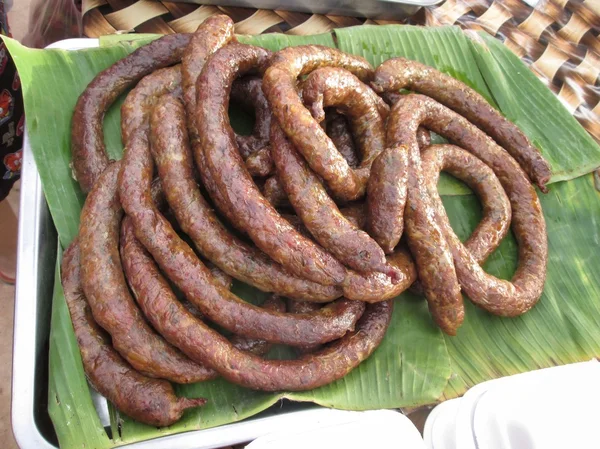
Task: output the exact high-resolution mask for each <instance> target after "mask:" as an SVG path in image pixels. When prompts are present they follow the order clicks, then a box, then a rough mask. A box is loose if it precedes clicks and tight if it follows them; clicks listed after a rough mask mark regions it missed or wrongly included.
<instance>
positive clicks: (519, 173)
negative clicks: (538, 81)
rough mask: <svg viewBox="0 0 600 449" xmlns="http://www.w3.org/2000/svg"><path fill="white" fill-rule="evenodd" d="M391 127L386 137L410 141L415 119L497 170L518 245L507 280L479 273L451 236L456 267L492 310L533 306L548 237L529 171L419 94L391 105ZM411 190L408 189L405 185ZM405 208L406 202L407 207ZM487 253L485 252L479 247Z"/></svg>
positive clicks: (514, 311) (475, 297) (473, 294)
mask: <svg viewBox="0 0 600 449" xmlns="http://www.w3.org/2000/svg"><path fill="white" fill-rule="evenodd" d="M392 115H395V116H396V117H395V121H394V123H397V124H402V126H397V127H395V131H394V132H392V133H390V135H389V138H390V139H391V140H393V141H394V142H396V143H398V144H400V143H407V144H408V145H413V144H414V134H413V135H411V132H410V130H411V129H415V126H416V124H421V123H422V124H423V125H424V126H426V127H427V128H428V129H431V130H432V131H434V132H436V133H438V134H440V135H442V136H444V137H446V138H447V139H449V140H451V141H453V142H456V143H457V144H458V145H459V146H461V147H462V148H464V149H466V150H467V151H469V152H470V153H472V154H473V155H474V156H476V157H477V158H479V159H480V160H481V161H482V162H483V163H485V164H486V165H488V166H489V167H490V168H491V169H492V170H493V171H494V173H495V174H496V176H497V177H498V179H499V180H500V183H501V184H502V187H503V188H504V190H505V191H506V194H507V196H508V198H509V200H510V204H511V208H512V230H513V233H514V235H515V238H516V240H517V243H518V245H519V265H518V267H517V271H516V272H515V275H514V277H513V278H512V280H511V282H508V281H504V280H499V279H496V278H493V277H492V276H489V275H487V274H485V273H484V272H483V269H482V268H481V267H480V266H479V264H478V263H477V260H476V258H475V257H473V255H472V254H469V253H468V251H465V250H464V247H463V246H462V245H458V242H456V241H455V240H454V238H453V239H451V240H450V242H451V244H452V248H453V253H454V255H455V263H456V270H457V273H458V275H459V278H460V283H461V286H462V288H463V290H464V292H465V293H466V294H467V296H469V298H470V299H471V301H473V302H474V303H475V304H477V305H479V306H480V307H482V308H484V309H485V310H488V311H489V312H491V313H494V314H497V315H501V316H515V315H519V314H522V313H524V312H526V311H527V310H529V309H531V308H532V307H533V306H534V305H535V304H536V302H537V301H538V299H539V298H540V296H541V294H542V292H543V289H544V283H545V279H546V266H547V262H548V241H547V235H546V222H545V220H544V215H543V213H542V209H541V205H540V201H539V198H538V197H537V194H536V192H535V189H534V187H533V186H532V184H531V183H530V182H529V180H528V178H527V175H526V174H525V172H524V171H523V169H522V168H521V167H520V166H519V164H518V163H517V161H516V160H515V159H513V158H512V157H511V156H510V155H509V154H508V152H507V151H506V150H504V149H503V148H502V147H500V146H499V145H498V144H496V143H495V142H494V141H493V140H492V139H491V138H490V137H488V136H487V135H486V134H485V133H483V132H482V131H481V130H479V129H478V128H477V127H476V126H474V125H473V124H471V123H470V122H469V121H468V120H467V119H465V118H464V117H461V116H460V115H458V114H457V113H455V112H453V111H452V110H450V109H449V108H447V107H445V106H443V105H441V104H439V103H437V102H436V101H434V100H432V99H431V98H428V97H425V96H422V95H409V96H407V97H406V98H405V99H404V100H403V102H402V103H399V104H397V106H395V107H394V108H393V110H392ZM409 189H410V188H409ZM407 210H408V207H407ZM482 253H485V251H482Z"/></svg>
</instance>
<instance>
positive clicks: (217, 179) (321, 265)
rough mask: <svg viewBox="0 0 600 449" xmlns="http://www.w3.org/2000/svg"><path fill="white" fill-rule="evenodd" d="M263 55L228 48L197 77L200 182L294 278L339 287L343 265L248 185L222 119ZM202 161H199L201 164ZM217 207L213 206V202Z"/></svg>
mask: <svg viewBox="0 0 600 449" xmlns="http://www.w3.org/2000/svg"><path fill="white" fill-rule="evenodd" d="M267 56H268V54H267V52H266V51H265V50H263V49H261V48H259V47H252V46H249V45H243V44H230V45H228V46H227V47H224V48H222V49H221V50H219V51H218V52H217V53H215V54H214V55H213V56H212V57H211V58H210V59H209V61H208V62H207V64H206V65H205V67H204V70H203V71H202V74H201V75H200V77H199V78H198V84H197V94H198V97H197V116H196V122H197V124H198V131H199V136H200V141H201V144H200V146H199V147H198V148H196V149H195V154H194V155H195V158H196V163H197V164H198V165H199V166H200V172H201V175H202V178H203V180H205V179H206V174H207V173H209V174H210V176H211V177H212V178H213V181H214V184H215V185H216V187H217V188H218V190H219V192H220V195H221V196H222V197H224V199H225V200H226V202H227V205H228V208H223V206H224V205H220V206H221V210H228V212H229V213H231V214H232V215H233V216H234V217H233V218H234V219H235V220H236V221H237V222H238V224H240V225H241V227H242V228H243V229H244V230H245V231H246V232H247V233H248V235H249V236H250V238H251V239H252V240H253V241H254V243H255V244H256V246H258V247H259V248H260V249H261V250H262V251H264V252H265V253H266V254H268V255H269V256H270V257H271V258H272V259H273V260H275V261H276V262H278V263H280V264H281V265H283V266H284V267H285V268H287V269H288V270H290V271H291V272H292V273H294V274H295V275H297V276H301V277H304V278H306V279H309V280H311V281H314V282H318V283H320V284H323V285H339V284H340V283H341V282H342V281H343V280H344V277H345V275H346V270H345V268H344V266H343V265H342V264H341V263H339V262H338V261H337V260H336V259H335V258H333V257H332V256H331V255H330V254H329V253H327V252H326V251H324V250H323V249H322V248H320V247H319V246H317V245H315V244H314V243H313V242H311V241H309V240H307V239H305V238H304V237H302V236H301V235H300V234H298V232H296V230H295V229H294V228H293V227H292V226H291V225H290V224H289V223H288V222H287V221H285V220H284V219H283V218H281V216H280V215H279V214H278V213H277V211H276V210H275V209H274V208H273V207H272V206H271V205H270V204H269V203H268V202H267V200H266V199H265V198H264V197H263V196H262V195H261V193H260V191H259V190H258V187H257V186H256V185H255V184H254V182H253V181H252V178H251V177H250V175H249V173H248V171H247V170H246V167H245V166H244V163H243V161H242V158H241V156H240V154H239V151H238V149H237V144H236V142H235V138H234V135H233V130H232V129H231V125H230V124H229V121H228V119H227V105H228V100H229V91H230V89H231V84H232V83H233V81H234V80H235V79H236V78H237V77H238V76H241V75H244V74H245V73H247V72H248V71H249V70H252V69H254V68H255V67H257V66H260V65H261V64H262V63H264V61H265V60H266V58H267ZM202 158H204V159H202ZM217 204H218V201H217Z"/></svg>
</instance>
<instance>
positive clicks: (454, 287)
mask: <svg viewBox="0 0 600 449" xmlns="http://www.w3.org/2000/svg"><path fill="white" fill-rule="evenodd" d="M405 101H406V100H405V99H403V100H402V101H398V102H397V103H396V104H395V105H394V107H393V108H392V112H391V114H390V117H389V118H388V129H387V135H388V145H389V146H390V147H395V146H400V145H403V144H406V146H405V147H403V148H406V149H407V160H408V169H407V174H402V173H393V172H391V171H385V172H384V173H380V176H382V177H387V178H389V179H388V180H387V181H386V180H385V179H384V180H383V181H382V182H384V183H394V182H397V178H398V177H399V176H406V177H407V178H406V179H407V181H406V182H407V197H406V206H405V207H404V223H405V233H406V237H407V243H408V247H409V248H410V252H411V253H412V255H413V257H414V259H415V262H416V264H417V271H418V273H419V280H420V282H421V285H422V286H423V290H424V293H425V297H426V298H427V301H428V304H429V310H430V311H431V314H432V316H433V319H434V321H435V322H436V323H437V325H438V326H439V327H440V328H441V329H442V330H443V331H444V332H446V333H447V334H449V335H455V334H456V331H457V329H458V328H459V327H460V325H461V323H462V321H463V319H464V305H463V301H462V295H461V293H460V286H459V284H458V279H457V277H456V270H455V268H454V261H453V259H452V253H451V252H450V248H449V247H448V243H447V242H446V239H445V238H444V235H443V234H442V231H441V229H440V226H439V225H438V224H437V222H436V221H435V219H434V209H433V204H432V201H431V198H430V196H429V192H428V191H427V189H426V186H425V181H424V176H425V173H424V172H423V168H422V166H421V155H420V151H419V145H418V143H417V140H416V133H417V128H418V127H419V125H420V124H421V123H420V121H419V120H411V121H407V120H405V117H404V115H403V114H401V111H402V109H401V106H402V104H404V103H405ZM398 198H399V199H400V197H398ZM371 199H372V200H373V201H377V198H375V197H373V198H369V201H371ZM388 199H389V198H388ZM398 207H399V208H400V207H401V205H400V204H399V206H398ZM390 210H391V211H392V214H397V213H400V212H399V210H401V209H399V210H396V212H394V211H393V209H391V208H390ZM382 219H385V217H382Z"/></svg>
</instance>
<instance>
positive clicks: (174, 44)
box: [71, 34, 191, 193]
mask: <svg viewBox="0 0 600 449" xmlns="http://www.w3.org/2000/svg"><path fill="white" fill-rule="evenodd" d="M190 38H191V35H189V34H171V35H168V36H164V37H162V38H160V39H157V40H155V41H154V42H151V43H150V44H148V45H145V46H144V47H141V48H138V49H137V50H136V51H134V52H133V53H131V54H130V55H129V56H126V57H125V58H123V59H121V60H120V61H117V62H116V63H115V64H113V65H112V66H110V67H109V68H107V69H106V70H104V71H102V72H100V73H99V74H98V75H96V77H95V78H94V80H93V81H92V82H91V83H90V84H88V87H87V88H86V89H85V90H84V91H83V93H82V94H81V96H80V97H79V99H78V100H77V105H76V106H75V110H74V112H73V119H72V122H71V123H72V124H71V153H72V156H73V170H74V172H75V177H76V178H77V180H78V181H79V185H80V186H81V189H82V190H83V191H84V192H86V193H87V192H89V191H90V190H91V189H92V186H93V185H94V183H95V182H96V179H97V178H98V177H99V176H100V174H101V173H102V172H103V171H104V169H105V168H106V167H107V166H108V163H109V160H108V156H107V154H106V148H105V146H104V133H103V130H102V121H103V119H104V114H105V113H106V111H107V110H108V108H109V107H110V105H111V104H112V103H113V102H114V101H115V100H116V99H117V98H118V97H119V95H121V94H122V93H123V92H125V90H126V89H127V88H128V87H130V86H131V85H133V84H134V83H135V82H136V81H138V80H140V79H141V78H142V77H144V76H146V75H148V74H149V73H152V72H153V71H155V70H157V69H159V68H161V67H166V66H169V65H171V64H174V63H176V62H178V61H179V60H180V59H181V56H182V54H183V51H184V49H185V48H186V46H187V45H188V43H189V42H190Z"/></svg>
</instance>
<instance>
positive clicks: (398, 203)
mask: <svg viewBox="0 0 600 449" xmlns="http://www.w3.org/2000/svg"><path fill="white" fill-rule="evenodd" d="M407 170H408V151H407V148H406V147H392V148H387V149H385V150H384V151H383V152H382V153H381V154H380V155H379V156H378V157H377V159H375V162H373V166H372V167H371V177H370V178H369V183H368V185H367V207H368V229H369V233H370V234H371V235H372V236H373V238H374V239H375V240H376V241H377V243H379V245H380V246H381V248H383V250H384V251H385V253H386V254H391V253H392V252H393V251H394V248H395V247H396V245H398V242H399V241H400V237H402V232H403V231H404V206H405V205H406V189H407V186H406V182H407Z"/></svg>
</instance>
